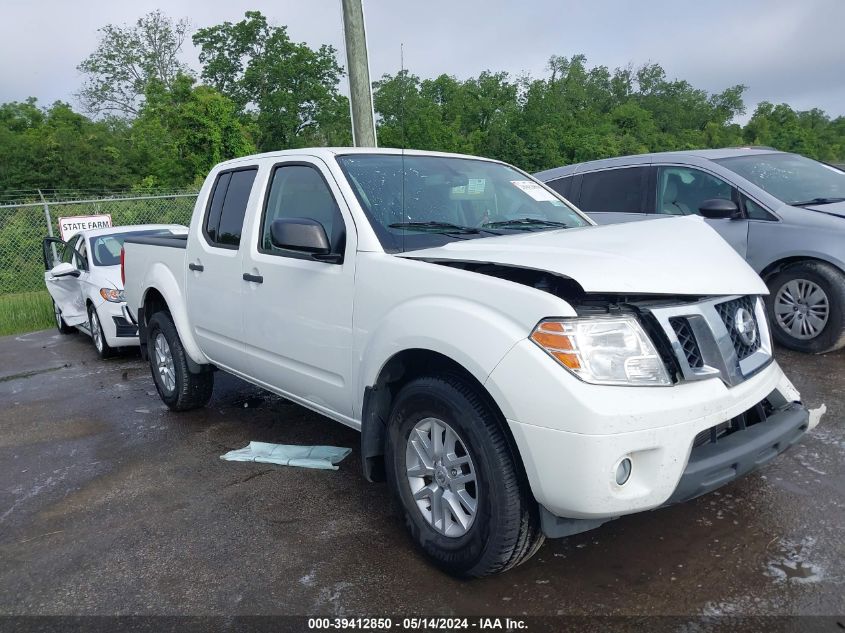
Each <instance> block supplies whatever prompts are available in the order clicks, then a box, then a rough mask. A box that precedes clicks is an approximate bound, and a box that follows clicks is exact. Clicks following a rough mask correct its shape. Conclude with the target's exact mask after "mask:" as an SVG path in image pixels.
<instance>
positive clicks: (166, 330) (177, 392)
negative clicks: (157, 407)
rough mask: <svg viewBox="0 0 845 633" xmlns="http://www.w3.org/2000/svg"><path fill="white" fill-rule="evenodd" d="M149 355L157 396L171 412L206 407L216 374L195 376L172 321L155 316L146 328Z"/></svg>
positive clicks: (162, 313) (163, 316) (168, 318)
mask: <svg viewBox="0 0 845 633" xmlns="http://www.w3.org/2000/svg"><path fill="white" fill-rule="evenodd" d="M147 355H148V356H149V360H150V371H151V372H152V374H153V382H155V386H156V390H157V391H158V395H159V396H160V397H161V400H162V402H164V404H166V405H167V406H168V407H169V408H170V410H171V411H189V410H191V409H199V408H201V407H204V406H205V405H206V404H207V403H208V401H209V400H210V399H211V393H212V391H213V390H214V374H213V373H211V372H204V373H201V374H192V373H191V371H190V369H189V368H188V360H187V359H188V356H187V354H186V353H185V348H184V347H183V346H182V341H181V340H180V339H179V333H178V332H177V331H176V326H175V325H174V323H173V319H172V318H171V316H170V315H169V314H168V313H167V312H156V313H155V314H154V315H153V316H152V318H151V319H150V323H149V325H148V326H147Z"/></svg>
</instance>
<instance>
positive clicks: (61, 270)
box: [50, 262, 81, 278]
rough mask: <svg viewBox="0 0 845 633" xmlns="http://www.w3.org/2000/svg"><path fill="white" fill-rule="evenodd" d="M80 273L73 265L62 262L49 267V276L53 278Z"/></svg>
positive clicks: (77, 275) (75, 275)
mask: <svg viewBox="0 0 845 633" xmlns="http://www.w3.org/2000/svg"><path fill="white" fill-rule="evenodd" d="M80 274H81V273H80V272H79V271H78V270H77V269H76V268H74V267H73V264H70V263H68V262H62V263H61V264H57V265H56V266H54V267H53V268H52V269H50V276H51V277H54V278H61V277H79V275H80Z"/></svg>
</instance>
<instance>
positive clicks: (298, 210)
mask: <svg viewBox="0 0 845 633" xmlns="http://www.w3.org/2000/svg"><path fill="white" fill-rule="evenodd" d="M282 218H308V219H310V220H316V221H317V222H319V223H320V224H322V225H323V228H324V229H326V235H327V236H328V238H329V242H330V244H331V247H332V252H333V253H338V254H339V253H341V252H342V250H343V238H344V236H345V231H344V224H343V217H342V216H341V215H340V209H339V208H338V206H337V202H335V199H334V196H333V195H332V192H331V190H330V189H329V186H328V184H326V181H325V180H324V179H323V176H322V175H321V174H320V172H319V171H318V170H317V169H316V168H314V167H310V166H308V165H280V166H278V167H276V169H275V170H274V171H273V180H272V182H271V183H270V193H269V195H268V196H267V203H266V206H265V208H264V218H263V220H262V224H261V244H260V245H259V248H260V250H262V251H263V252H265V253H273V254H277V255H292V253H291V252H290V251H285V250H283V249H280V248H276V247H275V246H273V244H272V242H271V240H270V225H272V224H273V221H274V220H279V219H282Z"/></svg>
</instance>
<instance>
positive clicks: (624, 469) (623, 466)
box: [616, 457, 631, 486]
mask: <svg viewBox="0 0 845 633" xmlns="http://www.w3.org/2000/svg"><path fill="white" fill-rule="evenodd" d="M630 476H631V460H630V459H628V458H627V457H626V458H625V459H623V460H622V461H621V462H619V465H618V466H617V467H616V483H617V484H618V485H620V486H622V485H624V484H625V482H626V481H628V478H629V477H630Z"/></svg>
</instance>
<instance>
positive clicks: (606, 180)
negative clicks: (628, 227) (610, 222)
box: [578, 167, 648, 213]
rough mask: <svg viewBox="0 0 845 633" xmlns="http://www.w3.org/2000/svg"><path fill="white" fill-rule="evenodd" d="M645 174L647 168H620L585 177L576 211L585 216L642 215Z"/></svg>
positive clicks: (589, 174) (582, 180) (593, 173)
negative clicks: (598, 214) (606, 213)
mask: <svg viewBox="0 0 845 633" xmlns="http://www.w3.org/2000/svg"><path fill="white" fill-rule="evenodd" d="M647 174H648V168H647V167H623V168H620V169H605V170H602V171H594V172H592V173H588V174H584V175H583V176H582V177H581V178H582V179H581V196H580V198H579V200H578V208H580V209H581V210H582V211H586V212H587V213H603V212H616V213H642V212H643V208H642V207H643V191H644V190H645V184H646V176H647Z"/></svg>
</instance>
